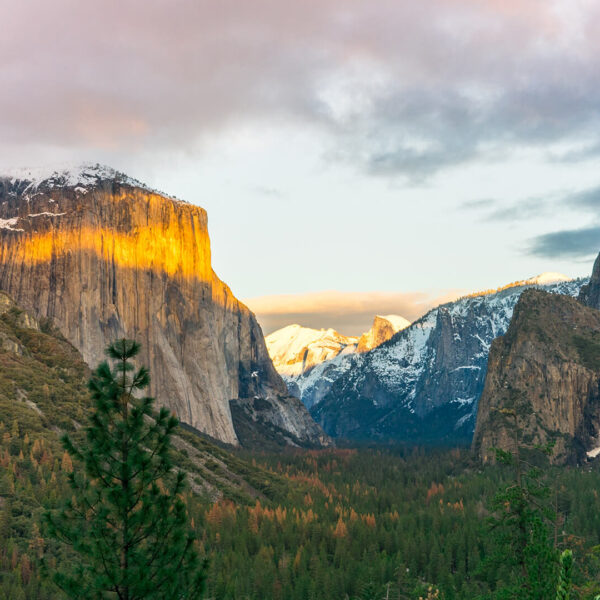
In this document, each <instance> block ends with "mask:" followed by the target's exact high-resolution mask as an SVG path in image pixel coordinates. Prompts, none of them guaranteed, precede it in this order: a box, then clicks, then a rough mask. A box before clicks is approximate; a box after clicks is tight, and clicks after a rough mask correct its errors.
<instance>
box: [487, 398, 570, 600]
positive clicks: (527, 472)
mask: <svg viewBox="0 0 600 600" xmlns="http://www.w3.org/2000/svg"><path fill="white" fill-rule="evenodd" d="M518 400H521V401H520V402H519V401H515V402H514V404H513V405H512V407H509V408H504V409H501V410H500V411H499V412H500V413H502V416H503V417H504V418H505V419H506V421H507V422H508V423H510V424H511V429H512V433H513V435H514V448H513V451H506V450H501V449H499V448H495V449H494V450H495V453H496V459H497V460H498V462H500V463H502V464H504V465H507V466H509V467H511V468H512V470H513V474H514V479H513V481H511V482H510V483H509V484H508V485H506V486H504V487H503V488H502V489H500V490H499V491H498V492H497V493H496V495H495V496H494V499H493V501H492V509H493V510H494V516H493V517H492V518H491V525H492V531H493V532H494V534H495V538H496V540H495V541H496V554H495V556H494V557H493V560H492V562H495V563H496V567H497V568H498V570H499V571H500V580H501V581H502V582H503V584H502V586H501V587H500V589H498V590H497V592H496V595H495V597H496V598H499V599H502V600H504V599H512V598H514V599H517V598H518V599H519V600H546V599H547V598H551V597H552V596H554V595H555V593H556V580H557V575H558V573H557V565H558V552H557V550H556V548H555V547H554V545H553V544H552V542H551V540H550V528H549V523H552V522H553V520H554V519H555V518H556V515H555V514H554V513H553V511H552V509H551V507H550V506H549V496H550V488H549V486H548V485H546V483H545V482H544V479H543V471H542V469H541V468H540V467H539V466H537V465H536V464H533V462H532V461H533V460H535V459H537V460H538V461H540V456H539V455H540V454H541V455H542V456H543V455H546V456H547V455H549V454H551V452H552V444H548V445H547V446H545V447H543V448H541V447H537V446H533V447H531V446H527V445H526V444H524V443H523V441H522V432H521V428H520V423H519V417H520V416H521V415H523V414H525V415H526V414H527V413H528V408H529V406H528V403H527V402H526V401H523V400H522V399H520V398H519V399H518ZM536 453H537V454H538V456H537V457H536V456H535V454H536ZM494 559H495V560H494Z"/></svg>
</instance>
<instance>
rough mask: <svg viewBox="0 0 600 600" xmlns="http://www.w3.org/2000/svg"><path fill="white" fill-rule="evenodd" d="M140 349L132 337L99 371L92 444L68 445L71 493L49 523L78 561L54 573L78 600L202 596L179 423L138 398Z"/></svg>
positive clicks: (93, 384) (112, 350)
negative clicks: (177, 441)
mask: <svg viewBox="0 0 600 600" xmlns="http://www.w3.org/2000/svg"><path fill="white" fill-rule="evenodd" d="M139 350H140V345H139V344H138V343H137V342H135V341H132V340H127V339H122V340H118V341H117V342H115V343H113V344H111V345H110V346H109V347H108V348H107V350H106V353H107V355H108V357H109V358H110V359H112V363H113V365H112V367H111V366H110V365H109V364H108V362H103V363H102V364H100V366H99V367H98V368H97V369H96V370H95V372H94V374H93V376H92V378H91V380H90V383H89V388H90V390H91V392H92V396H93V399H94V402H95V408H94V411H93V413H92V415H91V417H90V422H89V425H88V427H87V429H86V441H85V442H82V443H81V444H79V445H76V444H75V443H73V441H72V440H71V439H70V438H69V437H68V436H65V437H64V438H63V443H64V445H65V448H66V450H67V452H68V453H69V455H70V456H71V457H72V458H73V463H74V470H73V472H72V473H71V474H70V475H69V481H70V485H71V488H72V492H73V496H72V498H71V499H70V500H69V501H68V502H67V503H66V505H65V506H64V508H63V509H62V510H61V511H59V512H58V513H56V514H53V513H48V514H47V515H46V523H47V526H48V533H49V534H50V535H51V536H52V537H55V538H57V539H58V540H60V541H62V542H65V543H66V544H68V545H70V546H71V547H72V549H73V550H74V551H75V552H76V553H77V555H78V560H77V561H76V562H75V563H74V564H73V566H72V567H71V568H70V569H69V570H63V571H59V572H57V573H55V574H54V580H55V582H56V583H57V584H58V586H59V587H60V588H62V589H63V590H64V591H65V592H66V593H67V595H68V596H69V597H71V598H86V599H91V598H118V599H119V600H141V599H144V600H152V599H159V598H160V599H161V600H175V599H186V600H187V599H193V598H198V597H199V596H200V595H201V592H202V588H203V582H204V571H205V569H204V565H203V564H202V563H201V561H200V559H199V557H198V555H197V553H196V550H195V548H194V545H195V544H194V536H193V534H192V532H191V530H190V529H189V527H188V524H187V511H186V507H185V505H184V503H183V501H182V500H181V497H180V496H181V493H182V492H183V490H184V487H185V476H184V474H183V473H181V472H180V471H179V472H176V471H175V469H174V467H173V464H172V462H171V459H170V448H171V435H172V433H173V431H174V429H175V427H176V426H177V419H176V418H175V417H173V416H172V415H170V413H169V411H168V410H166V409H164V408H162V409H161V410H160V411H159V412H158V414H155V413H154V410H153V405H154V399H153V398H149V397H141V398H139V397H137V396H138V395H140V393H141V391H142V390H144V389H145V388H146V387H147V386H148V384H149V381H150V377H149V373H148V370H147V369H146V368H144V367H142V368H140V369H138V370H137V371H136V370H135V368H134V366H133V364H132V362H131V361H132V359H133V358H134V357H135V356H136V355H137V354H138V353H139Z"/></svg>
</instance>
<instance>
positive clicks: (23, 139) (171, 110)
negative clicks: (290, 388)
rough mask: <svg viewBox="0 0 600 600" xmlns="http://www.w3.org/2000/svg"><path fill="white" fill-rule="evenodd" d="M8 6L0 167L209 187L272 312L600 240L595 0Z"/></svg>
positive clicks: (359, 321) (373, 309)
mask: <svg viewBox="0 0 600 600" xmlns="http://www.w3.org/2000/svg"><path fill="white" fill-rule="evenodd" d="M0 19H1V20H2V23H3V35H2V36H1V37H0V81H1V82H2V90H3V91H2V94H0V170H1V168H2V167H14V166H37V165H46V164H49V163H64V162H66V161H74V162H79V161H92V162H100V163H104V164H107V165H110V166H112V167H114V168H117V169H118V170H121V171H124V172H126V173H128V174H130V175H131V176H133V177H135V178H137V179H140V180H142V181H144V182H145V183H147V184H148V185H151V186H152V187H156V188H158V189H161V190H163V191H165V192H167V193H169V194H172V195H176V196H178V197H180V198H183V199H186V200H188V201H190V202H192V203H195V204H199V205H201V206H203V207H204V208H205V209H207V211H208V216H209V231H210V235H211V242H212V250H213V266H214V268H215V270H216V272H217V273H218V275H219V276H220V277H221V278H222V279H223V280H224V281H226V282H227V283H228V284H229V285H230V286H231V288H232V290H233V292H234V293H235V294H236V295H237V297H239V298H242V299H244V301H246V302H247V303H248V304H249V306H250V307H251V308H253V309H254V310H256V311H257V314H258V316H259V319H261V322H262V323H263V325H264V328H265V330H268V329H269V328H272V327H273V326H275V325H274V323H275V321H277V323H278V324H279V323H282V324H285V322H286V321H287V320H288V318H289V322H293V321H294V320H302V322H301V324H303V325H310V326H316V327H328V326H333V325H332V323H335V324H336V325H335V326H336V327H338V328H339V329H340V330H341V331H342V333H346V334H355V333H359V332H360V330H364V329H366V328H368V326H369V323H370V321H371V320H372V315H374V314H377V313H379V314H381V313H383V314H387V313H397V314H403V316H405V317H406V318H409V319H414V318H416V317H417V316H419V314H422V313H423V312H424V311H425V310H427V309H428V308H430V307H431V306H433V305H434V304H435V303H436V302H438V301H439V300H440V299H447V298H450V297H455V296H456V295H459V294H460V293H462V292H464V291H473V290H478V289H487V288H495V287H498V286H500V285H503V284H505V283H508V282H510V281H514V280H517V279H523V278H526V277H530V276H533V275H536V274H538V273H541V272H544V271H558V272H563V273H565V274H567V275H569V276H573V277H576V276H582V275H587V274H589V272H590V271H591V266H592V262H593V259H594V257H595V256H596V255H597V253H598V251H600V169H598V166H599V158H600V61H598V60H597V57H598V56H600V36H598V35H597V32H598V30H599V29H600V3H598V2H596V1H594V0H557V1H554V0H519V1H514V0H423V1H422V2H414V1H411V0H319V1H318V2H317V1H316V0H302V1H300V0H288V1H286V2H281V0H246V1H244V2H239V1H236V0H219V2H214V0H185V1H183V0H162V1H159V0H143V1H142V0H138V1H131V0H119V1H118V2H117V1H114V0H102V1H101V2H100V0H89V1H87V2H81V1H75V0H53V1H52V2H47V1H46V0H27V1H26V2H18V3H17V2H13V1H8V0H0ZM274 315H277V318H276V319H273V318H272V317H273V316H274Z"/></svg>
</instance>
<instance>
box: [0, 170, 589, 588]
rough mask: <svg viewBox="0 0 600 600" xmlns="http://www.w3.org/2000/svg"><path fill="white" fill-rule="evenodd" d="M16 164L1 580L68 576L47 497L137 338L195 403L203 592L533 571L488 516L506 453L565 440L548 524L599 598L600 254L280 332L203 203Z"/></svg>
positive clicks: (192, 436)
mask: <svg viewBox="0 0 600 600" xmlns="http://www.w3.org/2000/svg"><path fill="white" fill-rule="evenodd" d="M19 177H25V178H23V179H20V178H19ZM19 177H17V176H15V175H8V176H4V177H0V200H1V203H0V290H1V291H0V342H1V344H0V366H1V368H0V440H1V446H0V462H1V464H2V473H1V474H0V533H1V534H2V541H1V542H0V598H11V599H13V598H15V599H19V600H20V599H24V600H30V599H34V598H40V599H47V600H55V599H57V600H58V599H60V598H63V597H65V596H64V595H63V594H62V592H61V591H60V590H59V589H57V588H56V586H54V585H53V584H52V583H51V581H50V580H49V579H48V577H47V575H46V571H45V569H47V568H48V565H50V569H52V565H54V566H56V565H64V564H68V563H69V561H71V560H74V556H73V555H72V554H71V550H70V549H69V548H64V547H62V546H61V545H60V544H58V543H57V541H56V540H55V539H52V538H51V537H48V536H47V535H46V533H45V531H44V528H43V523H42V521H43V519H42V515H43V514H44V512H45V511H47V510H48V509H54V510H56V509H57V508H58V507H60V506H61V503H63V502H64V499H65V497H67V496H68V494H69V493H70V492H69V487H68V485H69V483H68V482H69V478H70V477H71V474H72V473H74V472H75V471H77V469H78V464H77V460H75V461H74V460H73V458H72V457H71V455H70V454H69V452H67V451H65V449H64V447H63V445H62V443H61V439H62V436H63V435H64V434H68V435H69V436H71V437H72V438H73V440H75V441H76V442H77V443H84V440H85V436H84V432H85V431H86V423H88V419H89V418H90V415H91V414H93V411H94V410H97V408H96V409H94V407H93V405H92V402H91V397H90V393H89V390H88V389H87V382H88V380H89V378H90V376H91V374H92V370H93V369H94V368H95V367H96V366H97V365H98V363H99V362H100V360H101V359H102V351H103V348H104V347H105V346H106V344H107V343H108V342H109V341H110V340H111V339H113V340H114V339H119V338H123V337H131V338H134V339H137V340H139V341H140V342H141V348H142V350H141V354H140V363H141V364H147V365H148V366H149V368H150V374H151V376H150V382H151V391H152V394H153V395H155V396H156V398H157V400H158V403H159V406H163V407H166V408H168V409H169V410H170V411H172V412H173V414H175V415H176V416H177V417H178V418H179V420H180V425H179V427H178V428H177V431H176V434H175V435H173V437H172V440H171V444H172V450H171V458H170V460H171V461H172V464H173V466H174V467H173V468H174V469H175V471H176V472H177V473H182V474H185V476H186V478H187V482H188V486H187V489H186V491H185V492H184V493H183V494H182V495H181V497H182V498H183V499H184V502H185V506H186V511H187V513H188V515H189V519H190V523H191V528H192V530H193V531H194V533H195V535H196V545H197V549H198V552H199V553H200V555H201V556H203V557H205V558H207V559H208V567H207V568H208V571H207V582H206V588H207V589H206V597H208V598H213V599H217V598H218V599H223V600H237V599H240V598H244V599H245V598H247V599H252V600H254V599H256V600H259V599H260V600H263V599H270V598H273V599H281V600H283V599H284V598H285V599H288V598H298V599H299V600H300V599H304V598H314V599H315V600H320V599H323V600H329V599H330V598H340V599H343V598H352V599H353V600H354V599H365V600H369V599H379V598H382V597H384V596H385V597H388V598H410V599H415V600H416V599H417V598H424V597H429V598H438V597H439V598H444V599H446V600H454V599H462V598H481V599H484V598H495V597H496V596H495V594H496V593H497V592H498V593H499V591H501V589H502V585H503V581H504V578H507V577H508V578H509V579H510V577H512V575H510V573H511V572H510V570H507V569H508V567H507V566H506V565H503V564H502V563H497V562H494V561H495V560H496V559H495V558H494V556H496V555H497V554H498V553H499V552H501V551H502V550H501V549H502V544H503V543H504V542H503V541H502V538H496V537H494V536H490V535H488V532H489V531H490V530H489V520H490V519H491V518H493V515H495V514H497V513H498V508H494V502H496V501H497V500H496V498H497V497H498V494H499V493H501V490H503V489H511V481H512V477H513V472H512V469H511V467H510V464H514V463H510V461H509V467H507V466H506V465H503V464H499V463H498V461H497V457H498V456H499V457H500V458H502V456H505V457H506V456H513V453H514V452H515V451H518V449H519V448H523V449H525V448H526V451H527V452H532V453H533V454H535V453H536V452H538V450H539V448H542V447H545V446H546V445H547V444H549V443H551V445H553V448H552V449H551V450H548V452H547V456H546V455H543V453H542V454H540V456H537V455H536V456H537V457H535V458H533V459H532V460H534V461H535V465H536V467H535V468H536V469H538V470H539V471H536V472H537V473H538V475H536V476H535V477H536V478H537V477H542V476H543V480H542V483H541V484H540V485H541V486H542V487H541V489H543V490H546V491H547V494H548V497H551V498H553V504H548V507H547V508H548V511H549V512H548V513H547V514H548V515H551V517H548V521H547V523H546V522H544V523H545V524H544V527H548V528H550V527H553V528H554V529H553V530H552V532H553V533H552V534H553V536H554V541H553V544H554V545H553V546H552V547H553V548H554V549H555V550H556V551H557V549H558V548H563V547H567V548H570V549H573V550H574V551H576V552H577V557H578V558H577V563H576V568H575V571H574V574H573V581H572V585H573V589H574V590H576V592H577V594H579V596H578V597H580V598H586V599H587V598H593V597H594V594H597V593H600V584H598V577H599V576H600V563H599V562H598V560H597V550H596V549H597V547H598V546H599V545H600V537H599V536H600V525H599V524H598V517H597V516H596V513H597V512H598V511H597V510H596V507H597V500H598V499H597V487H598V486H599V485H600V470H599V469H600V462H599V461H597V460H595V457H596V456H597V446H598V444H599V442H598V440H599V436H600V433H599V432H600V412H599V409H598V398H599V397H600V396H599V395H598V385H599V382H600V353H599V352H598V343H597V342H598V340H597V338H598V336H600V312H598V302H597V296H598V294H597V291H598V289H600V284H599V281H600V267H599V266H598V265H599V264H600V259H599V260H598V261H597V263H596V266H595V267H594V271H593V273H592V276H591V277H590V278H582V279H569V278H567V277H565V276H562V275H559V274H556V273H550V274H543V275H540V276H538V277H535V278H531V279H526V280H521V281H517V282H515V283H512V284H509V285H504V286H502V287H500V288H498V289H496V290H489V291H486V292H482V293H473V294H470V295H468V296H464V297H462V298H459V299H458V300H456V301H453V302H449V303H444V304H442V305H440V306H438V307H436V308H434V309H432V310H430V311H429V312H427V313H426V314H425V315H423V316H422V317H420V318H418V319H416V320H415V321H414V322H412V323H410V322H409V321H408V320H407V319H404V318H403V317H401V316H399V315H395V314H388V315H385V316H381V315H376V316H374V318H373V323H372V327H371V328H370V329H369V330H368V331H366V332H365V333H364V334H362V335H360V336H345V335H343V334H342V333H339V332H337V331H335V330H334V329H320V330H319V329H314V328H309V327H303V326H301V325H298V324H290V325H289V326H287V327H284V328H283V329H280V330H278V331H275V332H273V333H271V334H269V335H268V336H266V338H264V337H263V335H262V331H261V328H260V326H259V324H258V321H257V320H256V317H255V316H254V315H253V314H252V312H251V311H250V310H249V309H248V308H247V307H245V306H244V305H243V304H242V303H240V302H239V301H238V300H237V299H236V298H235V297H234V296H233V294H232V292H231V291H230V290H229V288H228V287H227V286H226V284H224V283H223V282H221V280H220V279H219V278H218V277H217V276H216V275H215V273H214V272H213V270H212V266H211V256H210V242H209V239H208V233H207V225H206V213H205V212H204V211H203V210H202V209H200V208H199V207H195V206H193V205H189V204H187V203H185V202H182V201H180V200H176V199H173V198H171V197H170V196H168V195H165V194H162V193H160V192H157V191H155V190H151V189H150V188H148V187H147V186H144V185H143V184H141V183H140V182H137V181H135V180H132V179H131V178H129V177H127V176H125V175H124V174H122V173H118V172H116V171H113V170H111V169H108V168H106V167H100V166H98V165H83V166H81V167H78V168H76V169H74V170H72V171H56V172H53V173H52V174H51V175H50V176H48V175H47V174H46V175H44V176H43V177H38V178H36V177H34V176H33V175H32V174H27V173H26V174H25V175H19ZM27 177H29V179H27ZM519 402H521V404H522V405H521V404H519ZM525 404H526V405H527V406H525ZM511 411H512V412H511ZM507 415H508V416H509V417H510V416H512V417H514V418H513V419H512V420H511V419H510V418H508V419H507V418H506V416H507ZM154 418H157V417H154ZM515 436H516V437H515ZM471 445H472V449H471ZM492 448H497V449H498V450H497V451H496V450H492ZM523 451H525V450H523ZM498 452H500V454H498ZM502 452H504V453H505V454H504V455H503V454H502ZM532 456H533V455H532ZM518 460H521V459H520V458H519V459H518ZM501 462H502V461H500V463H501ZM518 464H520V463H518ZM565 465H566V466H565ZM536 481H537V479H536ZM499 490H500V491H499ZM544 493H546V492H544ZM544 514H546V513H544ZM548 531H550V529H548ZM553 551H554V550H553ZM42 559H43V560H42Z"/></svg>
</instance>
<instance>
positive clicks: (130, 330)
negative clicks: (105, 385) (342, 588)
mask: <svg viewBox="0 0 600 600" xmlns="http://www.w3.org/2000/svg"><path fill="white" fill-rule="evenodd" d="M0 289H1V290H4V291H6V292H8V293H9V294H10V295H11V296H12V297H14V298H15V300H16V301H17V302H18V304H19V305H21V306H22V307H24V308H25V309H26V310H28V311H30V312H31V313H32V314H33V315H35V317H36V318H39V319H41V318H49V319H51V320H52V321H53V322H54V323H55V324H56V325H57V327H58V328H59V329H60V331H61V332H62V334H63V335H64V336H65V337H66V338H67V339H68V340H69V341H70V342H71V343H72V344H73V345H74V346H75V347H76V348H77V349H78V350H79V351H80V352H81V354H82V356H83V358H84V360H85V361H86V363H87V364H88V365H90V366H92V367H93V366H95V365H96V364H97V363H98V362H99V361H100V360H102V359H103V357H104V354H103V352H104V348H105V347H106V345H107V344H108V343H109V342H110V341H112V340H114V339H115V338H118V337H131V338H136V339H138V340H139V341H140V342H142V355H141V361H142V362H143V363H144V364H146V365H147V366H148V367H149V368H150V371H151V373H152V380H151V393H152V394H153V395H155V396H156V397H157V401H158V403H160V404H163V405H167V406H168V408H170V409H171V410H172V411H173V412H175V413H176V414H177V416H178V417H179V418H180V419H181V420H182V421H183V422H185V423H186V424H188V425H190V426H192V427H194V428H196V429H198V430H200V431H202V432H203V433H206V434H208V435H210V436H212V437H214V438H216V439H218V440H221V441H224V442H228V443H230V444H237V443H238V442H239V436H238V433H237V432H236V423H237V424H239V425H240V426H241V427H242V428H243V430H244V437H245V438H246V439H249V438H251V437H253V436H251V435H249V433H250V432H249V431H248V428H250V429H252V428H253V427H254V425H256V427H257V428H260V429H261V430H266V429H269V428H270V427H271V426H272V428H274V429H273V430H272V431H270V434H272V436H274V437H273V438H272V439H275V438H277V439H279V440H280V441H281V443H289V444H293V445H309V446H312V445H320V444H321V443H326V438H325V436H324V435H323V432H322V431H321V429H320V427H318V426H317V425H316V424H315V423H314V421H313V420H312V418H311V417H310V415H309V414H308V413H307V411H306V409H305V408H304V406H302V405H301V404H300V403H299V402H298V401H297V399H295V398H293V397H290V396H289V395H288V392H287V388H286V386H285V384H284V382H283V381H282V379H281V377H280V376H279V375H278V374H277V372H276V371H275V369H274V368H273V365H272V362H271V360H270V358H269V355H268V353H267V350H266V347H265V343H264V337H263V334H262V331H261V329H260V327H259V325H258V322H257V321H256V318H255V316H254V314H253V313H252V312H251V311H250V310H249V309H248V308H247V307H246V306H245V305H244V304H242V303H241V302H239V301H238V300H237V299H236V298H235V296H234V295H233V293H232V292H231V290H230V289H229V288H228V287H227V285H226V284H225V283H223V282H222V281H221V280H220V279H219V278H218V277H217V275H216V274H215V273H214V271H213V269H212V265H211V249H210V240H209V236H208V225H207V215H206V211H205V210H204V209H202V208H200V207H199V206H195V205H193V204H189V203H187V202H183V201H181V200H177V199H175V198H173V197H171V196H168V195H166V194H163V193H161V192H157V191H155V190H152V189H150V188H148V187H147V186H145V185H143V184H141V183H140V182H139V181H136V180H134V179H132V178H130V177H128V176H126V175H124V174H123V173H119V172H117V171H115V170H113V169H110V168H108V167H103V166H101V165H90V164H84V165H77V166H69V167H66V168H60V169H54V170H53V169H41V170H39V169H37V170H31V169H25V170H20V171H16V172H9V173H6V174H4V175H2V174H0ZM234 413H235V416H236V418H235V419H234V416H233V415H234ZM265 428H266V429H265Z"/></svg>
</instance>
